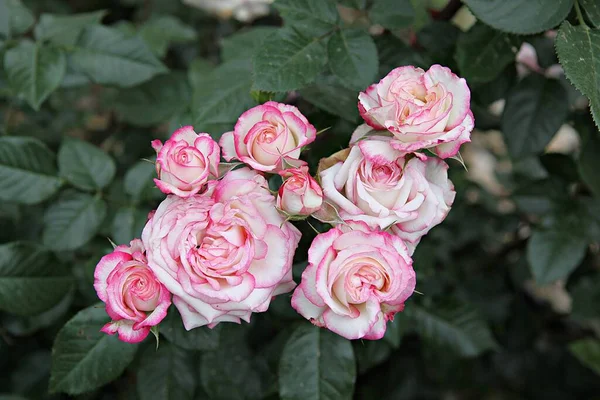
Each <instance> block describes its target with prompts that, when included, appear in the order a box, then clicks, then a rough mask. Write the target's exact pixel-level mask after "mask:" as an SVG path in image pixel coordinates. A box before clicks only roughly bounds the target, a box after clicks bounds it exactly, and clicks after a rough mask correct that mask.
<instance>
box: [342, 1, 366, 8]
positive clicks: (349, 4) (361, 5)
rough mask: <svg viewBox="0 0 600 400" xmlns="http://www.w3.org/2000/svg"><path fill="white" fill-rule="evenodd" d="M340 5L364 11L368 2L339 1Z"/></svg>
mask: <svg viewBox="0 0 600 400" xmlns="http://www.w3.org/2000/svg"><path fill="white" fill-rule="evenodd" d="M338 3H340V4H341V5H343V6H345V7H350V8H355V9H357V10H362V9H364V8H365V7H366V6H367V0H338Z"/></svg>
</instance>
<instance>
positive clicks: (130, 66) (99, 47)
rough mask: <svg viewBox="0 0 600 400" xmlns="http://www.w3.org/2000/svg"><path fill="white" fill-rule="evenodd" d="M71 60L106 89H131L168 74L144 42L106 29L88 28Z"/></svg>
mask: <svg viewBox="0 0 600 400" xmlns="http://www.w3.org/2000/svg"><path fill="white" fill-rule="evenodd" d="M71 60H72V62H73V66H74V67H75V68H76V69H77V70H79V71H81V72H83V73H85V74H86V75H87V76H89V77H90V79H92V80H93V81H94V82H96V83H99V84H102V85H115V86H120V87H131V86H135V85H138V84H140V83H142V82H145V81H147V80H149V79H151V78H152V77H153V76H155V75H158V74H160V73H164V72H166V71H167V69H166V68H165V66H164V65H162V64H161V62H160V61H159V60H158V59H157V58H156V56H154V54H152V51H151V50H150V49H149V48H148V47H147V45H146V44H145V42H144V41H143V40H142V39H141V38H139V37H136V36H133V37H130V36H127V35H125V34H124V33H122V32H120V31H119V30H117V29H114V28H107V27H105V26H90V27H88V28H86V29H85V30H84V31H83V33H82V34H81V37H80V38H79V41H78V42H77V47H76V49H75V51H74V52H73V54H72V55H71Z"/></svg>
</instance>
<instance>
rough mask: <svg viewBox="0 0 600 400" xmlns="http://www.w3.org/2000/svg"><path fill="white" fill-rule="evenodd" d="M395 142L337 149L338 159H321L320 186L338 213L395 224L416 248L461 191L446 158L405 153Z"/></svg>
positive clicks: (367, 142)
mask: <svg viewBox="0 0 600 400" xmlns="http://www.w3.org/2000/svg"><path fill="white" fill-rule="evenodd" d="M391 141H392V140H391V139H390V138H387V140H386V139H383V138H382V139H379V140H374V139H369V140H362V141H359V142H358V143H357V144H356V145H354V146H352V147H351V148H350V150H349V151H348V150H345V151H343V152H340V155H336V154H334V155H333V156H332V157H331V158H332V159H333V160H334V162H335V163H334V164H332V163H328V160H327V159H325V160H322V163H321V165H322V166H325V167H324V168H321V171H320V176H321V185H322V187H323V193H324V195H325V200H326V201H328V202H329V203H330V204H332V205H333V206H335V207H336V209H337V212H338V214H339V218H341V219H342V220H344V221H346V222H348V221H362V222H365V223H367V224H368V225H369V226H371V227H373V228H381V229H387V228H388V227H390V229H391V231H392V232H393V233H394V234H395V235H397V236H399V237H400V238H402V239H403V240H405V241H406V243H407V245H408V246H409V249H411V251H412V250H414V247H415V246H416V245H417V244H418V243H419V240H420V239H421V237H422V236H423V235H425V234H426V233H427V232H429V230H430V229H431V228H432V227H434V226H435V225H437V224H439V223H440V222H442V221H443V220H444V219H445V218H446V215H447V214H448V212H449V211H450V207H451V205H452V203H453V201H454V197H455V195H456V193H455V191H454V186H453V184H452V182H451V181H450V180H449V179H448V165H447V164H446V163H445V162H444V161H443V160H440V159H438V158H435V157H429V158H428V157H426V156H424V155H423V154H418V153H415V154H405V153H402V152H400V151H398V150H396V149H395V148H394V147H392V144H391Z"/></svg>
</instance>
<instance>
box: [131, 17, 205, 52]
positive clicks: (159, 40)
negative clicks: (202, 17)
mask: <svg viewBox="0 0 600 400" xmlns="http://www.w3.org/2000/svg"><path fill="white" fill-rule="evenodd" d="M139 33H140V36H141V37H142V39H144V41H145V42H146V43H147V44H148V46H150V49H151V50H152V52H153V53H154V54H156V55H157V56H158V57H164V56H165V54H166V53H167V50H168V48H169V44H171V43H185V42H189V41H192V40H195V39H196V37H197V34H196V31H195V30H194V28H192V27H191V26H189V25H186V24H184V23H183V22H182V21H181V20H179V19H177V18H175V17H173V16H171V15H163V16H160V17H157V18H153V19H150V20H149V21H148V22H146V23H144V25H142V26H141V28H140V31H139Z"/></svg>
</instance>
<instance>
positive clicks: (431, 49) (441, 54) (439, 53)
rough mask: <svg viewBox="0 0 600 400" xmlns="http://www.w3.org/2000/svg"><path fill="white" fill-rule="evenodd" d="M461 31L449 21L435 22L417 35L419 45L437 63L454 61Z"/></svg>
mask: <svg viewBox="0 0 600 400" xmlns="http://www.w3.org/2000/svg"><path fill="white" fill-rule="evenodd" d="M459 34H460V29H458V28H457V27H456V26H455V25H453V24H452V23H450V22H447V21H433V22H432V23H431V24H428V25H426V26H425V27H424V28H423V29H421V30H420V31H419V33H418V35H417V38H418V40H419V44H420V45H421V46H423V47H424V48H425V50H427V53H428V54H430V55H431V57H432V58H434V59H435V60H436V61H438V60H439V61H440V62H445V61H448V60H451V59H452V56H453V55H454V49H455V48H456V41H457V40H458V36H459Z"/></svg>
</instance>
